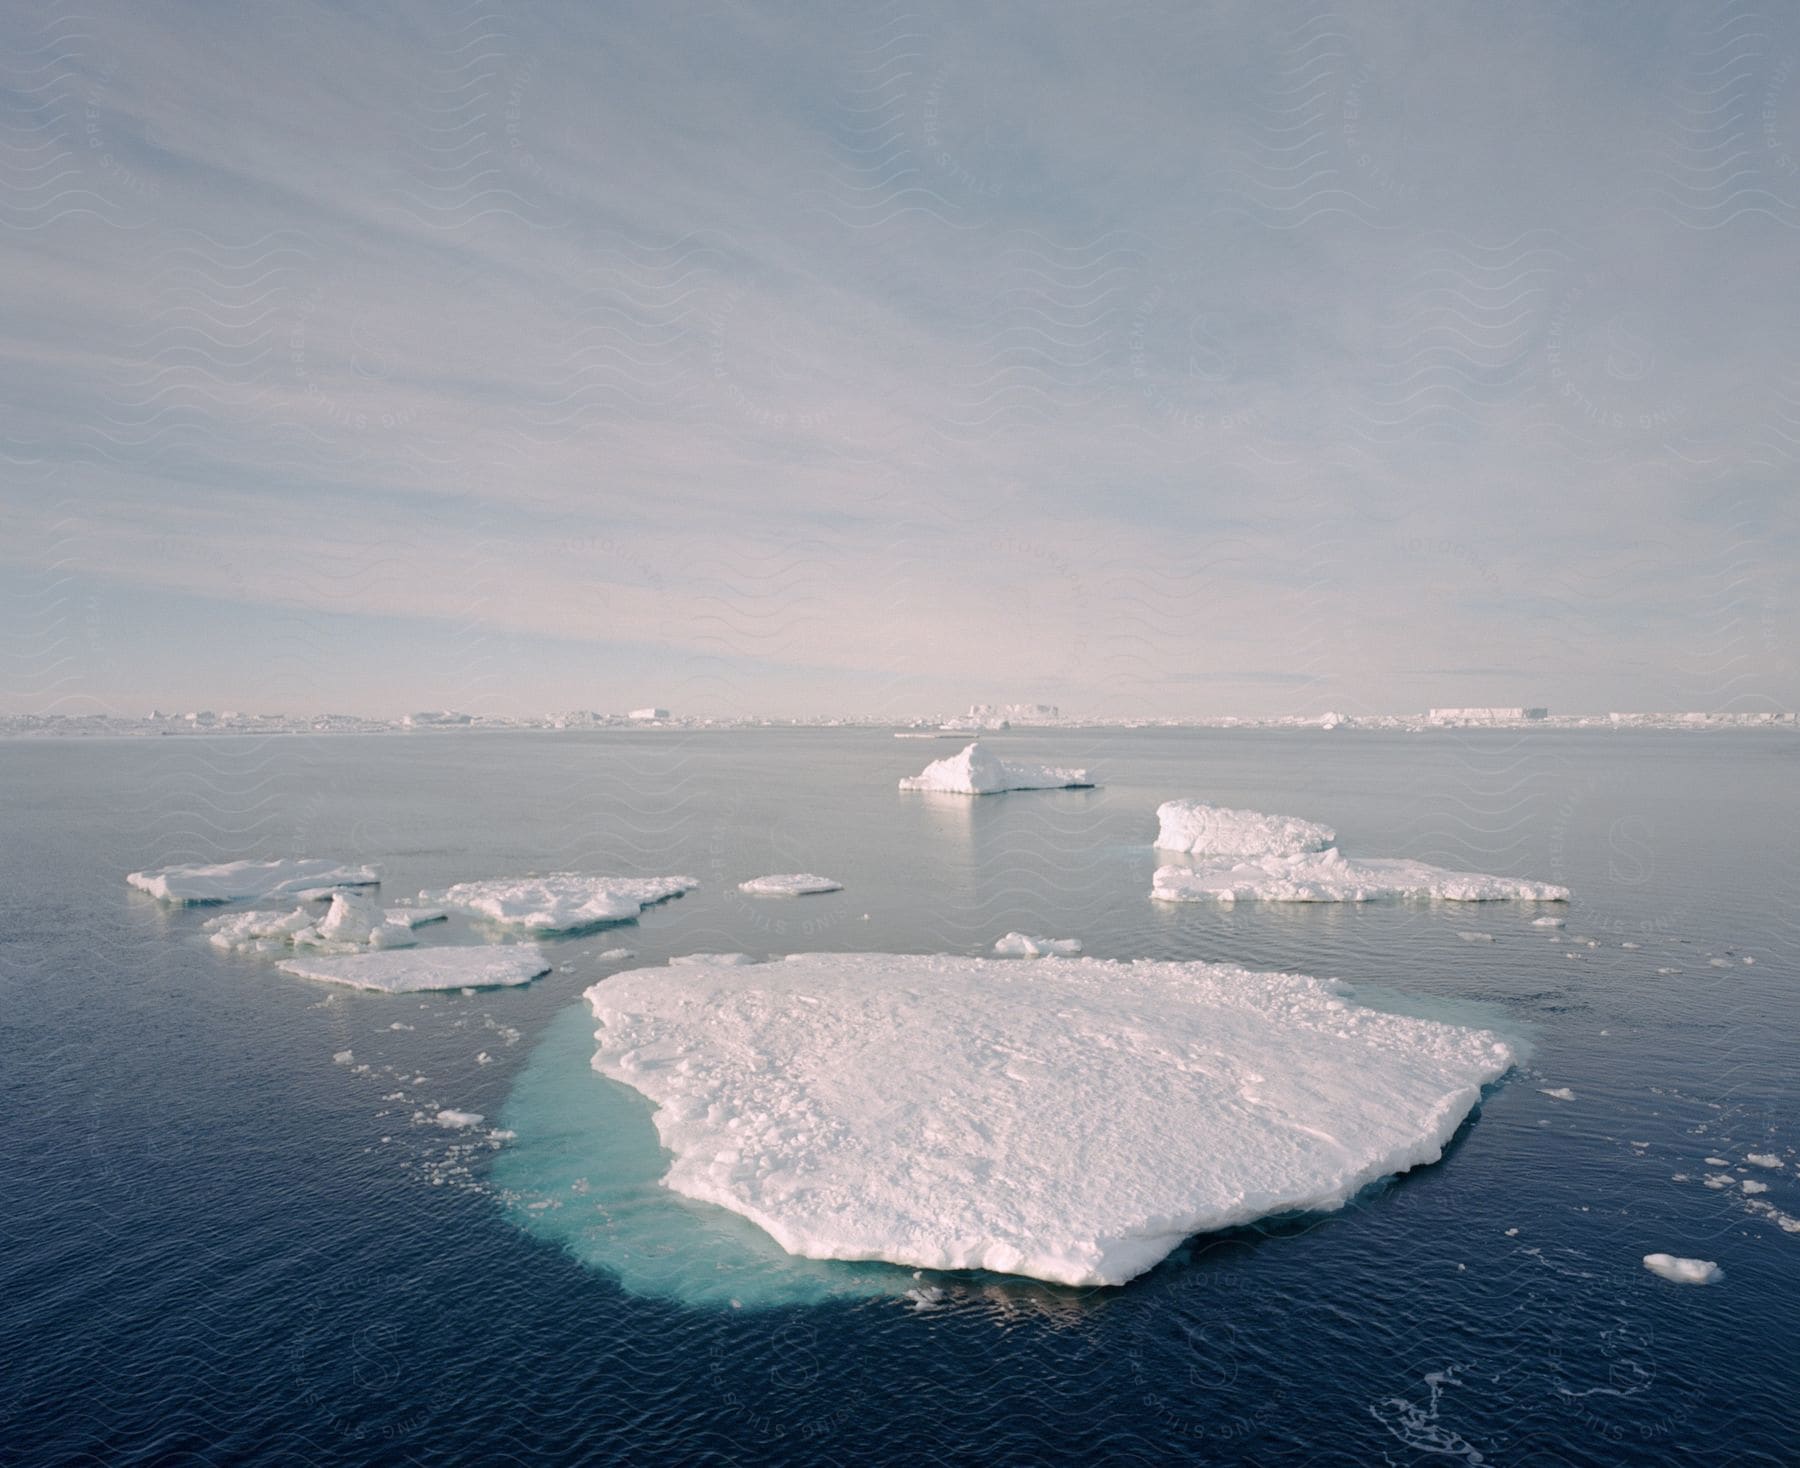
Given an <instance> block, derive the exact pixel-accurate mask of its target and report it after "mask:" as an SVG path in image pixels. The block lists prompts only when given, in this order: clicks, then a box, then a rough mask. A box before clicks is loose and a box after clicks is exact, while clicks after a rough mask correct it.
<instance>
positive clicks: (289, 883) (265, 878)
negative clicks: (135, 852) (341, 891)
mask: <svg viewBox="0 0 1800 1468" xmlns="http://www.w3.org/2000/svg"><path fill="white" fill-rule="evenodd" d="M125 880H126V881H127V882H129V883H131V885H132V886H133V887H136V888H138V889H139V890H140V891H144V892H148V893H149V894H150V895H151V896H152V897H158V898H161V899H162V900H163V901H164V902H187V903H204V902H244V901H250V900H254V899H257V898H269V897H298V895H299V894H300V893H301V892H304V891H306V890H307V889H308V888H312V887H334V888H335V887H374V886H377V885H378V884H379V883H380V881H381V874H380V872H378V871H377V870H376V869H375V868H374V867H369V866H349V865H346V864H345V863H343V862H336V861H324V860H316V859H311V858H296V859H290V860H285V861H224V862H211V863H208V862H189V863H187V864H185V865H182V866H172V867H155V868H152V869H151V870H148V871H142V872H130V873H128V874H127V875H126V878H125Z"/></svg>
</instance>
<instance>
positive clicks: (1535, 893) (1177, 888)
mask: <svg viewBox="0 0 1800 1468" xmlns="http://www.w3.org/2000/svg"><path fill="white" fill-rule="evenodd" d="M1150 895H1151V896H1152V897H1153V898H1155V899H1156V900H1157V901H1158V902H1375V901H1380V900H1383V899H1387V898H1407V897H1420V898H1429V899H1431V900H1433V901H1437V902H1567V901H1568V900H1569V889H1568V888H1567V887H1558V886H1556V885H1555V884H1554V883H1551V882H1533V881H1528V880H1526V879H1524V878H1521V877H1490V876H1486V875H1484V874H1482V873H1480V872H1453V871H1449V870H1447V869H1446V868H1444V867H1434V866H1428V865H1427V864H1426V863H1424V862H1422V861H1409V860H1407V859H1405V858H1403V857H1354V858H1352V857H1348V856H1345V855H1344V853H1343V852H1341V851H1340V850H1338V849H1337V847H1335V846H1334V847H1332V848H1331V849H1330V850H1328V851H1303V852H1299V853H1296V854H1295V855H1293V856H1264V857H1245V858H1242V859H1239V858H1235V857H1229V856H1225V857H1213V858H1205V859H1201V860H1197V861H1194V862H1191V863H1190V864H1189V865H1187V866H1165V867H1158V868H1157V869H1156V876H1155V877H1154V878H1153V879H1152V884H1151V889H1150Z"/></svg>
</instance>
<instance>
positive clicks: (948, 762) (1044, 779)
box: [900, 739, 1094, 795]
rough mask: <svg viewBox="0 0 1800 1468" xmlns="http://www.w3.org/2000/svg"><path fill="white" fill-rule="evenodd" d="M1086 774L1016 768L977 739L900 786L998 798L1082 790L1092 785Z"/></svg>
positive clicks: (1038, 767)
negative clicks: (1013, 792)
mask: <svg viewBox="0 0 1800 1468" xmlns="http://www.w3.org/2000/svg"><path fill="white" fill-rule="evenodd" d="M1093 783H1094V782H1093V781H1092V780H1090V779H1089V778H1088V772H1087V771H1086V770H1065V769H1058V768H1055V767H1053V766H1050V765H1016V764H1013V763H1011V762H1010V761H1007V760H1003V759H1001V758H1000V756H999V755H997V754H995V753H994V752H993V751H992V750H989V749H984V748H982V745H981V741H980V740H979V739H977V740H976V741H975V742H974V743H973V744H971V745H969V746H968V747H967V748H966V749H964V750H963V752H962V753H961V754H953V755H949V756H947V757H945V758H944V759H939V760H933V761H932V762H931V763H930V764H928V765H926V766H925V768H924V769H923V770H921V771H920V772H919V773H918V774H916V775H908V776H907V777H906V778H905V779H904V780H902V781H901V782H900V788H901V789H902V790H931V791H936V792H938V793H939V794H942V795H997V794H998V793H999V792H1000V791H1002V790H1081V789H1087V788H1089V787H1090V786H1092V785H1093Z"/></svg>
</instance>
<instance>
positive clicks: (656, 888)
mask: <svg viewBox="0 0 1800 1468" xmlns="http://www.w3.org/2000/svg"><path fill="white" fill-rule="evenodd" d="M699 885H700V884H699V883H698V882H696V881H695V880H694V879H693V878H692V877H596V876H590V875H587V874H585V873H582V872H551V873H549V874H548V875H547V876H541V877H518V878H509V879H502V880H497V881H487V882H458V883H457V884H456V885H455V886H454V887H452V888H450V889H449V890H448V891H447V892H445V893H443V895H442V896H441V897H440V898H438V899H437V900H438V901H440V902H441V903H442V904H443V905H444V906H446V907H452V908H456V909H458V910H459V911H462V912H467V913H471V914H473V915H474V916H476V917H480V918H485V919H487V921H489V922H491V923H497V924H498V925H500V926H501V927H504V928H511V929H515V930H519V931H523V932H528V933H545V934H549V933H574V932H579V931H581V930H582V929H584V928H591V927H597V926H599V925H600V924H601V923H622V922H629V921H631V920H632V919H634V918H635V917H637V915H638V914H639V913H640V912H642V911H643V910H644V909H645V908H646V907H649V906H651V905H652V904H654V903H658V902H663V901H665V900H667V899H668V898H671V897H679V896H681V894H682V893H684V892H691V891H693V890H694V888H696V887H698V886H699Z"/></svg>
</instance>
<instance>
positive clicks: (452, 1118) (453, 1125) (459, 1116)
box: [432, 1106, 485, 1131]
mask: <svg viewBox="0 0 1800 1468" xmlns="http://www.w3.org/2000/svg"><path fill="white" fill-rule="evenodd" d="M432 1120H433V1121H435V1122H436V1123H437V1124H438V1125H439V1126H441V1127H448V1128H449V1129H450V1130H451V1131H462V1130H463V1129H464V1128H466V1127H472V1126H480V1125H481V1123H482V1122H483V1121H484V1120H485V1118H484V1117H483V1116H482V1114H481V1113H480V1112H479V1111H457V1110H455V1109H454V1108H452V1107H448V1106H446V1107H444V1108H443V1109H442V1110H440V1111H439V1112H438V1114H437V1115H436V1116H435V1117H433V1118H432Z"/></svg>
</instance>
